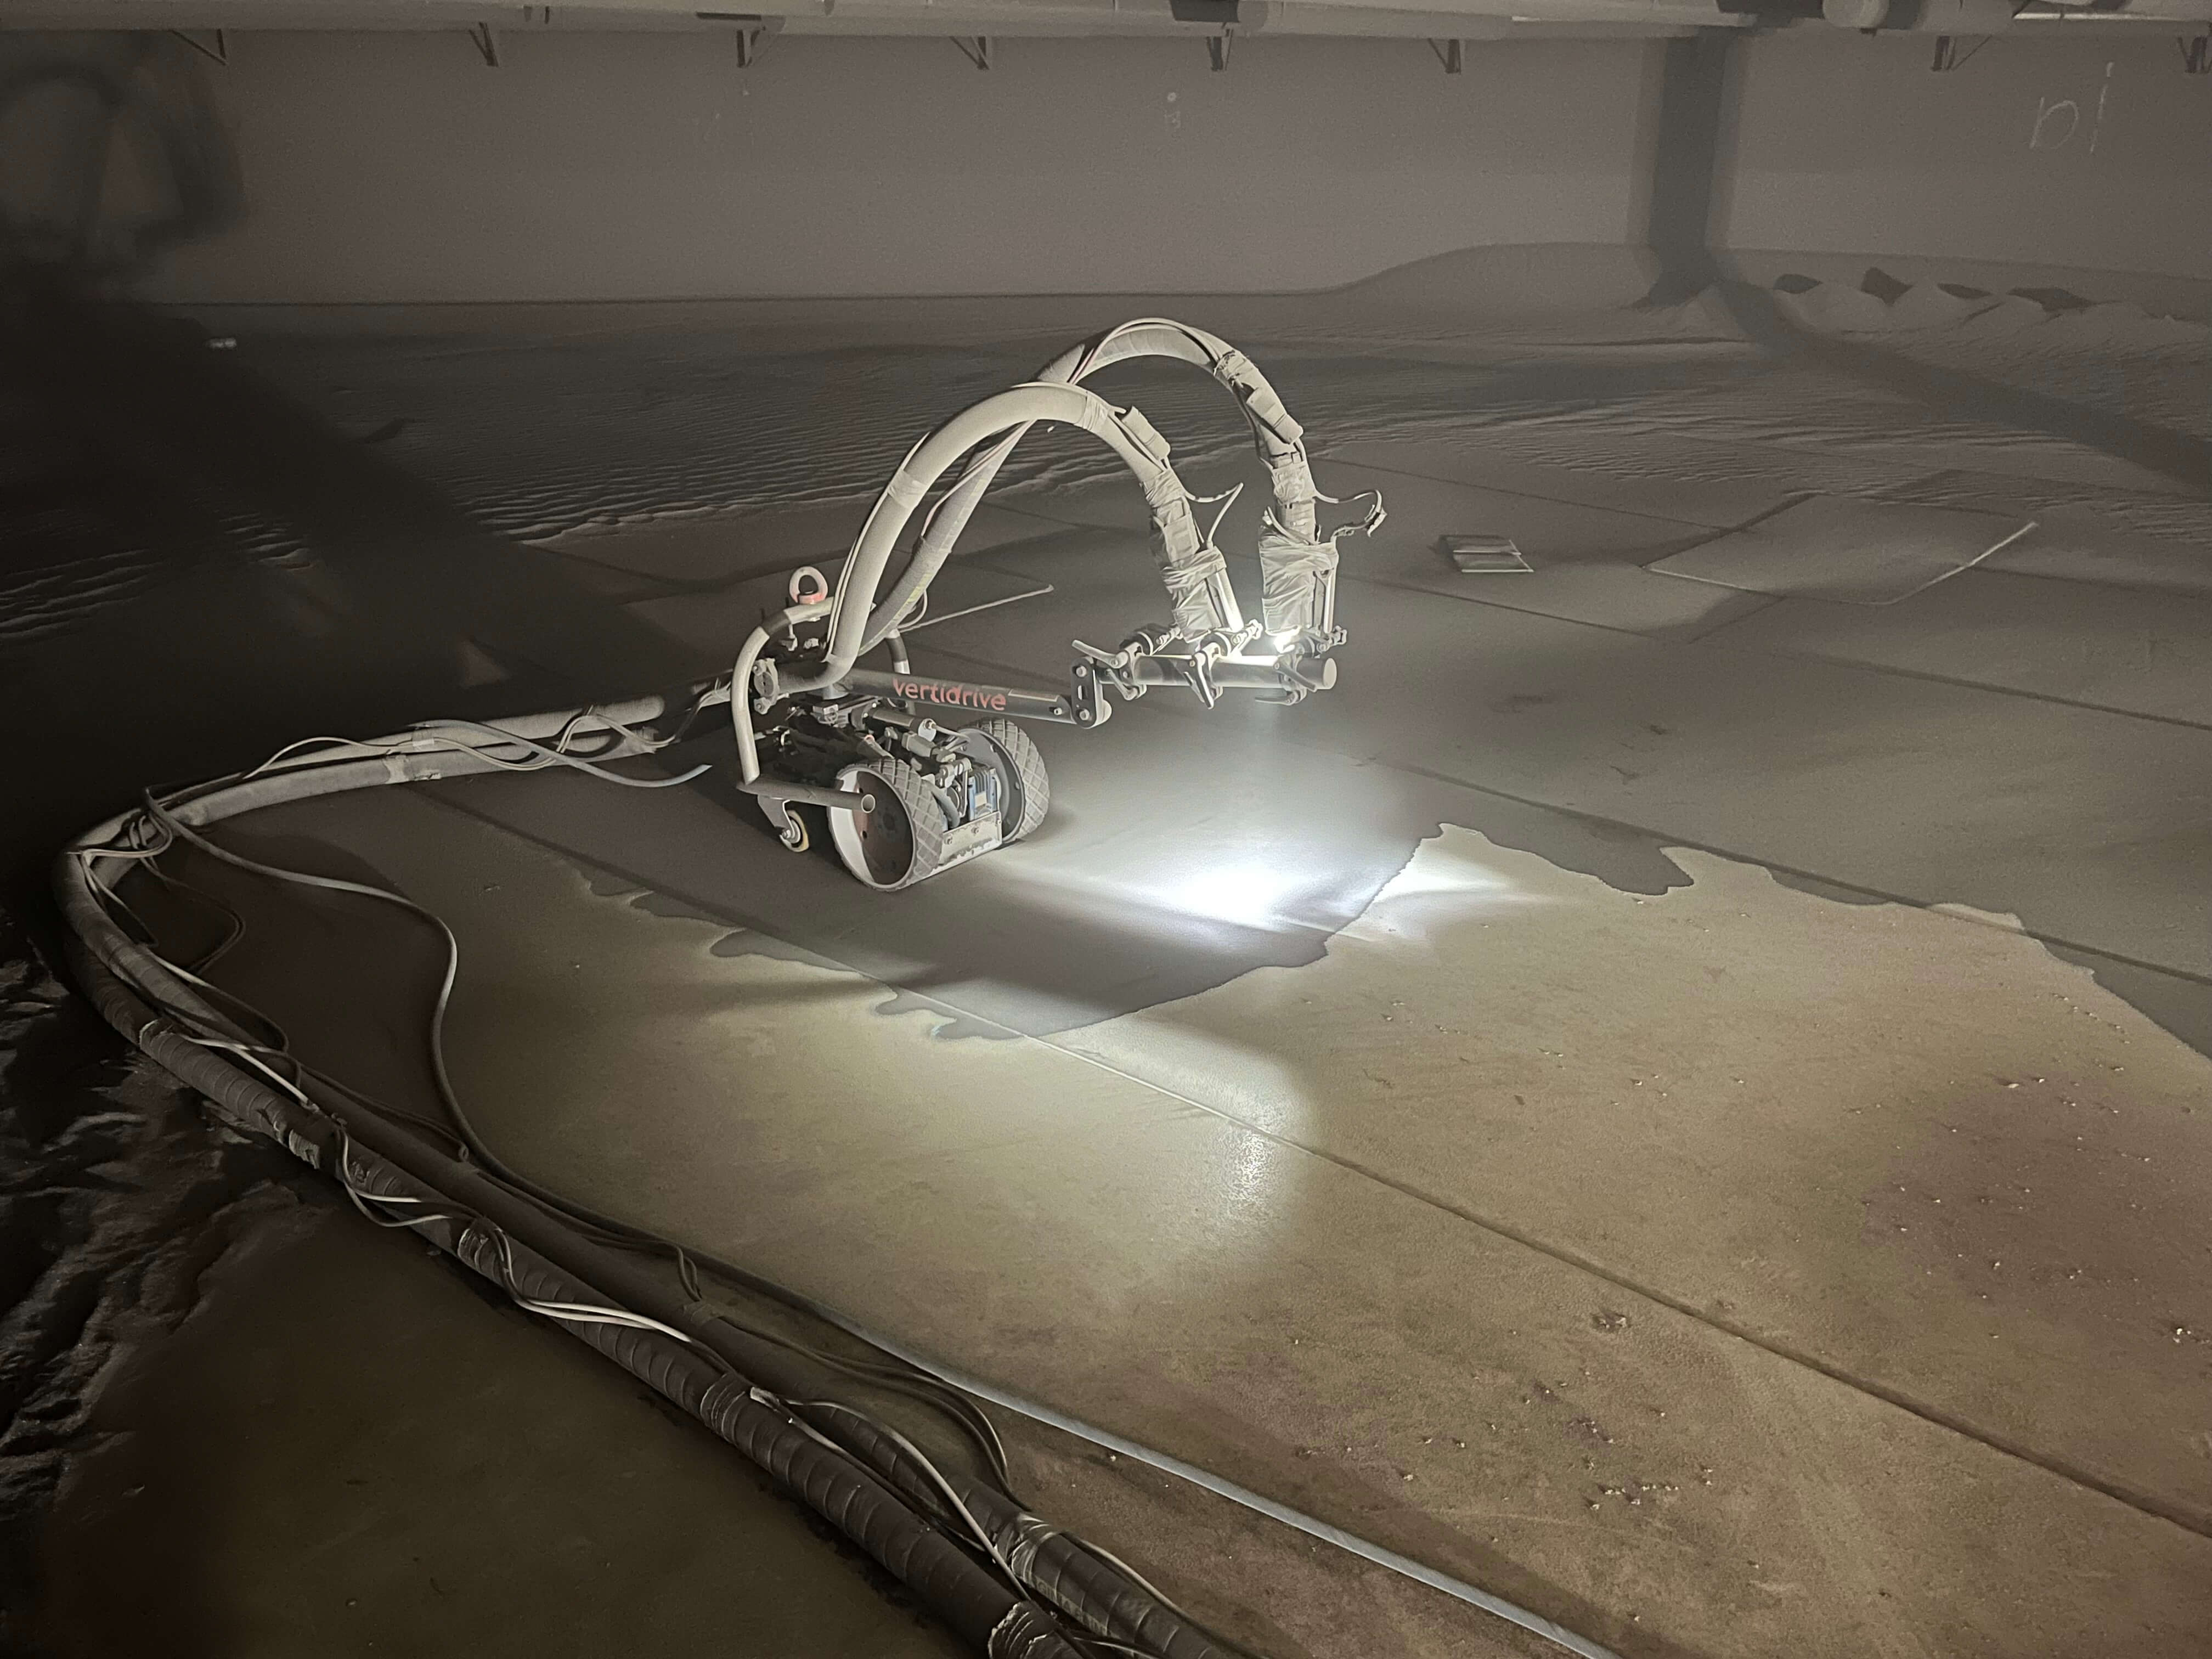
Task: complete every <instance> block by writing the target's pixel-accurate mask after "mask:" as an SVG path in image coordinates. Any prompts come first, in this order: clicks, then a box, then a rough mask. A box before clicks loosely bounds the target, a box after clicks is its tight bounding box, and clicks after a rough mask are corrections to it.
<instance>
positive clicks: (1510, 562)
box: [1437, 536, 1533, 576]
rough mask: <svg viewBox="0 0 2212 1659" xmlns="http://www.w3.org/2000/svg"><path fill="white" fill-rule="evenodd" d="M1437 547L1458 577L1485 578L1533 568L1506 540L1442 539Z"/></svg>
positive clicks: (1476, 537)
mask: <svg viewBox="0 0 2212 1659" xmlns="http://www.w3.org/2000/svg"><path fill="white" fill-rule="evenodd" d="M1437 545H1438V546H1439V547H1441V548H1442V549H1443V553H1444V556H1445V557H1446V558H1448V559H1449V560H1450V561H1451V562H1452V565H1453V568H1455V569H1456V570H1458V571H1459V572H1460V574H1462V575H1467V576H1487V575H1492V574H1497V573H1498V572H1500V571H1508V570H1528V569H1530V568H1533V567H1531V566H1530V564H1529V562H1528V560H1527V559H1525V558H1523V557H1522V555H1521V550H1520V549H1519V548H1518V547H1516V545H1514V542H1513V538H1511V537H1510V536H1446V537H1444V538H1443V539H1442V540H1440V541H1439V542H1438V543H1437Z"/></svg>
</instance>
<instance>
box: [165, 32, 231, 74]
mask: <svg viewBox="0 0 2212 1659" xmlns="http://www.w3.org/2000/svg"><path fill="white" fill-rule="evenodd" d="M169 33H172V34H173V35H175V36H176V37H177V39H178V40H181V41H183V42H184V43H185V45H186V46H190V47H191V49H192V50H193V51H194V52H197V53H199V55H200V56H201V57H203V58H206V59H207V60H208V61H209V62H210V63H215V64H222V66H223V67H224V68H225V69H228V68H229V67H230V40H229V38H228V35H227V34H225V33H224V32H223V31H222V30H221V29H211V30H210V31H208V33H210V35H211V36H212V37H213V38H212V39H211V40H201V39H200V38H199V37H198V36H197V35H196V34H194V33H192V32H191V30H190V29H171V30H170V31H169Z"/></svg>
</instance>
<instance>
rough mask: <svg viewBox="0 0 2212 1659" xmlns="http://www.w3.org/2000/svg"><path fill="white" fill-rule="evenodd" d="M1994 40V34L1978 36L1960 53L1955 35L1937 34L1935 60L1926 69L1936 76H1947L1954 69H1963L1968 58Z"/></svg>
mask: <svg viewBox="0 0 2212 1659" xmlns="http://www.w3.org/2000/svg"><path fill="white" fill-rule="evenodd" d="M1992 40H1996V36H1995V35H1994V34H1978V35H1976V36H1974V37H1973V44H1972V46H1968V47H1967V48H1966V50H1965V51H1964V52H1961V51H1960V50H1959V38H1958V37H1957V36H1956V35H1954V34H1939V35H1937V36H1936V60H1935V62H1933V63H1931V64H1929V65H1928V67H1929V69H1931V70H1934V71H1935V72H1936V74H1938V75H1948V74H1949V73H1950V72H1951V71H1952V70H1954V69H1962V68H1964V67H1965V66H1966V60H1967V59H1968V58H1972V56H1973V55H1974V54H1975V53H1976V52H1979V51H1980V50H1981V49H1982V48H1983V47H1984V46H1987V45H1989V43H1990V41H1992Z"/></svg>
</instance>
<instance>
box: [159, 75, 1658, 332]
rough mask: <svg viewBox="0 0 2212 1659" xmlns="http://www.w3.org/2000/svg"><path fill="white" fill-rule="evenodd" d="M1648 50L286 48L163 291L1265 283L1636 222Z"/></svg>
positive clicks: (181, 296) (184, 294) (234, 91)
mask: <svg viewBox="0 0 2212 1659" xmlns="http://www.w3.org/2000/svg"><path fill="white" fill-rule="evenodd" d="M1643 65H1644V48H1643V46H1641V45H1640V44H1639V43H1638V42H1634V41H1622V42H1618V43H1607V44H1604V45H1601V46H1586V45H1573V46H1567V45H1560V44H1556V43H1529V44H1526V45H1515V46H1498V47H1487V46H1486V47H1483V48H1480V50H1471V51H1470V52H1469V53H1468V59H1467V70H1466V73H1464V74H1463V75H1460V76H1446V75H1444V74H1443V73H1442V72H1441V71H1440V70H1438V68H1437V63H1436V60H1435V59H1434V58H1432V57H1431V55H1430V53H1429V51H1428V48H1427V46H1425V44H1424V43H1423V42H1421V41H1419V40H1400V41H1364V40H1346V41H1318V40H1286V41H1274V40H1249V41H1241V42H1239V43H1238V46H1237V53H1236V59H1235V64H1234V67H1233V68H1232V69H1231V70H1230V71H1229V72H1228V73H1226V74H1220V75H1215V74H1211V73H1209V72H1208V70H1207V67H1206V53H1205V52H1204V50H1203V49H1202V46H1201V44H1200V42H1198V41H1195V40H1174V41H1124V40H1006V41H1003V42H1000V43H999V50H998V52H997V54H996V58H995V60H994V68H993V69H992V70H991V71H990V72H989V73H987V74H979V73H978V72H977V71H976V70H975V68H974V67H973V66H972V65H971V64H969V62H968V61H967V60H966V59H965V58H963V57H962V56H961V54H960V53H959V52H957V51H956V50H955V49H954V48H953V46H952V45H951V42H950V41H946V40H817V39H789V40H778V41H777V42H775V46H773V48H772V49H771V50H770V51H769V52H768V53H766V54H765V55H764V56H763V58H761V60H760V61H759V62H758V63H757V64H756V65H755V66H754V67H753V68H752V69H750V70H742V71H741V70H739V69H738V66H737V63H736V59H735V56H734V51H733V49H732V46H731V44H730V42H729V40H727V39H726V38H723V37H720V36H716V35H693V34H686V35H665V36H663V35H647V34H635V35H543V36H526V35H520V36H517V37H515V38H514V39H513V40H511V42H509V44H508V46H507V49H506V51H505V53H504V60H503V66H502V67H501V68H500V69H497V70H488V69H486V68H485V67H484V66H483V64H482V63H481V62H480V61H479V60H478V59H477V57H476V55H475V54H474V52H472V51H471V48H470V46H469V45H468V43H467V41H466V40H465V39H463V38H462V37H460V36H459V35H445V34H351V35H347V34H325V35H308V34H254V35H246V36H241V37H240V38H239V39H238V40H237V41H236V42H235V43H234V53H233V62H232V66H231V68H230V69H229V70H227V71H224V72H223V73H222V76H220V79H219V90H220V93H221V95H222V98H223V100H224V102H225V104H226V106H227V107H228V110H229V111H230V112H231V115H232V118H233V120H234V126H235V131H236V136H237V139H238V143H239V146H240V152H241V155H242V158H243V163H244V167H245V172H246V190H247V193H248V200H249V203H250V204H251V207H252V213H251V216H250V217H249V219H248V221H247V222H246V224H245V225H244V226H243V227H242V228H240V229H239V230H238V231H237V232H235V233H234V234H231V235H229V236H227V237H225V238H223V239H222V240H219V241H216V242H214V243H212V244H210V245H209V246H204V247H201V248H197V249H193V250H191V251H189V252H185V253H184V254H181V255H179V257H178V258H177V259H176V261H175V262H174V264H173V266H172V268H171V269H170V270H168V271H167V273H165V275H164V276H162V278H161V281H160V283H159V284H158V289H157V290H156V291H157V292H158V293H159V294H160V295H161V297H165V298H171V299H177V300H185V301H217V300H282V301H306V302H313V301H449V300H604V299H644V298H654V299H663V298H682V297H693V296H705V297H725V296H758V295H875V294H960V293H964V294H976V293H1053V292H1064V293H1099V292H1114V291H1117V290H1119V291H1123V292H1130V291H1135V292H1143V291H1148V290H1149V291H1160V290H1170V291H1182V292H1193V291H1201V292H1202V291H1229V292H1235V291H1244V292H1250V291H1261V290H1281V289H1311V288H1321V287H1329V286H1334V285H1336V284H1340V283H1348V282H1352V281H1353V280H1356V279H1357V278H1358V277H1361V276H1368V275H1370V274H1372V273H1373V272H1376V271H1378V270H1386V269H1388V268H1389V267H1391V266H1393V265H1396V264H1403V263H1405V262H1407V261H1408V260H1412V259H1418V258H1423V257H1425V256H1427V255H1431V254H1436V253H1442V252H1449V251H1452V250H1454V249H1457V248H1462V247H1468V246H1476V245H1480V244H1512V243H1530V242H1610V243H1614V244H1619V243H1620V242H1622V241H1624V240H1627V238H1628V237H1629V234H1630V226H1631V212H1632V191H1631V188H1630V182H1629V171H1628V168H1627V167H1626V158H1627V157H1628V156H1629V155H1630V154H1631V153H1632V150H1633V149H1634V145H1635V132H1636V125H1637V119H1638V100H1639V95H1640V88H1641V85H1642V76H1643Z"/></svg>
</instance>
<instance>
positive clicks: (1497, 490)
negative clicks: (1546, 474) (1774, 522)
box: [1314, 439, 1742, 536]
mask: <svg viewBox="0 0 2212 1659" xmlns="http://www.w3.org/2000/svg"><path fill="white" fill-rule="evenodd" d="M1363 441H1364V440H1363ZM1415 441H1416V442H1419V441H1421V440H1418V439H1417V440H1415ZM1314 459H1316V460H1322V461H1334V462H1335V464H1336V465H1339V466H1352V467H1358V469H1359V470H1360V471H1363V472H1387V473H1389V474H1390V475H1391V476H1392V477H1399V478H1418V479H1419V480H1420V481H1421V482H1422V483H1434V484H1443V485H1445V486H1446V487H1448V488H1449V489H1470V490H1474V491H1476V492H1478V493H1480V494H1481V495H1513V496H1517V497H1518V498H1520V499H1521V500H1522V501H1545V502H1547V503H1549V504H1550V505H1551V506H1553V507H1579V508H1580V509H1581V510H1582V511H1583V512H1585V513H1618V514H1620V516H1621V517H1622V518H1624V519H1648V520H1650V521H1651V522H1652V523H1653V524H1671V525H1675V526H1680V528H1682V529H1684V530H1704V531H1710V532H1712V533H1713V534H1714V535H1717V536H1719V535H1726V534H1727V533H1728V532H1729V531H1730V530H1738V529H1741V528H1742V526H1741V525H1725V524H1708V523H1706V522H1705V520H1702V519H1678V518H1675V517H1674V516H1673V515H1672V514H1671V513H1645V512H1641V511H1639V510H1638V509H1637V508H1635V507H1607V506H1603V505H1601V503H1599V502H1596V501H1577V500H1575V499H1574V498H1573V497H1572V496H1571V495H1545V494H1544V493H1543V492H1542V491H1541V490H1536V489H1507V488H1505V487H1504V485H1502V484H1477V483H1468V482H1467V481H1466V480H1465V479H1463V478H1439V477H1437V476H1436V474H1434V473H1433V472H1409V471H1407V470H1406V469H1405V468H1404V467H1402V466H1383V465H1377V464H1376V462H1373V461H1349V460H1340V459H1338V458H1337V457H1335V456H1334V455H1331V454H1330V453H1328V451H1326V450H1323V451H1322V452H1321V453H1318V454H1317V455H1316V456H1315V457H1314ZM1615 476H1617V477H1620V476H1626V475H1622V474H1616V475H1615Z"/></svg>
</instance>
